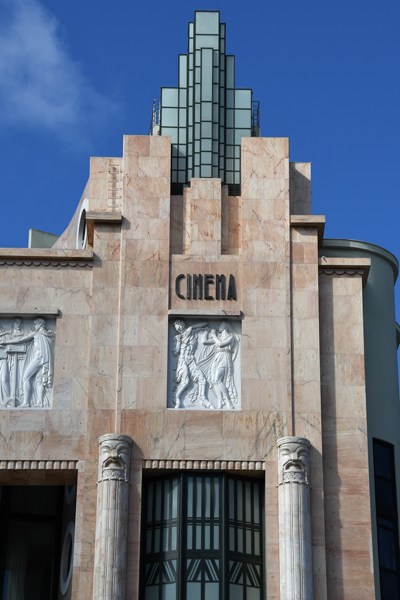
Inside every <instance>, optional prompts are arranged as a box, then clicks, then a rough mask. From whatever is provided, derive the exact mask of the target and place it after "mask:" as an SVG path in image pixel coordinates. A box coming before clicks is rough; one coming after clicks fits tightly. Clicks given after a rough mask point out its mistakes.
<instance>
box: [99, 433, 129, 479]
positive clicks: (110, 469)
mask: <svg viewBox="0 0 400 600" xmlns="http://www.w3.org/2000/svg"><path fill="white" fill-rule="evenodd" d="M129 450H130V449H129V446H128V444H127V443H126V442H125V441H124V440H121V439H118V438H116V439H112V438H111V439H107V440H104V441H103V442H102V443H101V445H100V464H99V479H100V480H101V479H119V480H123V481H127V480H128V476H127V469H128V465H129Z"/></svg>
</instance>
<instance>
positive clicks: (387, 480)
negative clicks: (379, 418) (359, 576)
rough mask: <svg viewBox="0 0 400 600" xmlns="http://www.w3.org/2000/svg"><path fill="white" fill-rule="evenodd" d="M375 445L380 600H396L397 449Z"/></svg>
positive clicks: (398, 581)
mask: <svg viewBox="0 0 400 600" xmlns="http://www.w3.org/2000/svg"><path fill="white" fill-rule="evenodd" d="M373 444H374V446H373V447H374V473H375V505H376V521H377V531H378V555H379V575H380V586H381V600H393V598H400V579H399V535H398V516H397V494H396V478H395V468H394V447H393V445H392V444H388V443H386V442H382V441H381V440H376V439H375V440H374V441H373Z"/></svg>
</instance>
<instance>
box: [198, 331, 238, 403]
mask: <svg viewBox="0 0 400 600" xmlns="http://www.w3.org/2000/svg"><path fill="white" fill-rule="evenodd" d="M203 344H204V345H213V346H214V356H213V359H212V362H211V365H210V369H209V373H208V375H209V377H208V379H209V383H210V387H211V388H212V389H213V390H214V393H215V395H216V397H217V401H218V408H220V409H222V408H223V407H224V406H228V407H229V408H235V404H237V402H238V394H237V390H236V387H235V382H234V377H233V374H234V373H233V369H234V367H233V362H234V360H235V358H236V356H237V352H238V348H239V337H238V336H237V335H236V334H235V333H234V332H233V330H232V326H231V325H230V323H227V322H225V321H224V322H222V323H221V324H220V326H219V328H218V330H212V329H211V330H208V332H207V334H206V336H205V337H204V339H203Z"/></svg>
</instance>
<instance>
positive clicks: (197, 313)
mask: <svg viewBox="0 0 400 600" xmlns="http://www.w3.org/2000/svg"><path fill="white" fill-rule="evenodd" d="M168 315H169V316H171V317H231V318H235V319H243V316H244V315H243V312H242V311H241V310H229V309H225V308H215V309H214V310H211V309H210V310H204V309H200V308H199V309H195V308H194V309H192V308H171V309H170V310H169V311H168Z"/></svg>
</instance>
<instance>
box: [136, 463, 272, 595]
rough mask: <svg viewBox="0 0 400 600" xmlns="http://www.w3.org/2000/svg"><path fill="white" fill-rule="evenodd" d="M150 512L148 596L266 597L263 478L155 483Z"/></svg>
mask: <svg viewBox="0 0 400 600" xmlns="http://www.w3.org/2000/svg"><path fill="white" fill-rule="evenodd" d="M143 507H144V509H143V527H142V531H143V539H142V573H141V590H142V592H141V598H144V600H177V599H178V598H179V600H225V599H226V600H227V599H228V598H229V600H261V598H262V597H263V594H262V589H263V577H264V574H263V480H260V479H250V478H243V477H239V476H233V475H228V474H226V473H220V474H204V473H201V474H199V473H190V472H188V473H179V474H176V475H168V476H162V477H155V478H149V479H145V480H144V495H143Z"/></svg>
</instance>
